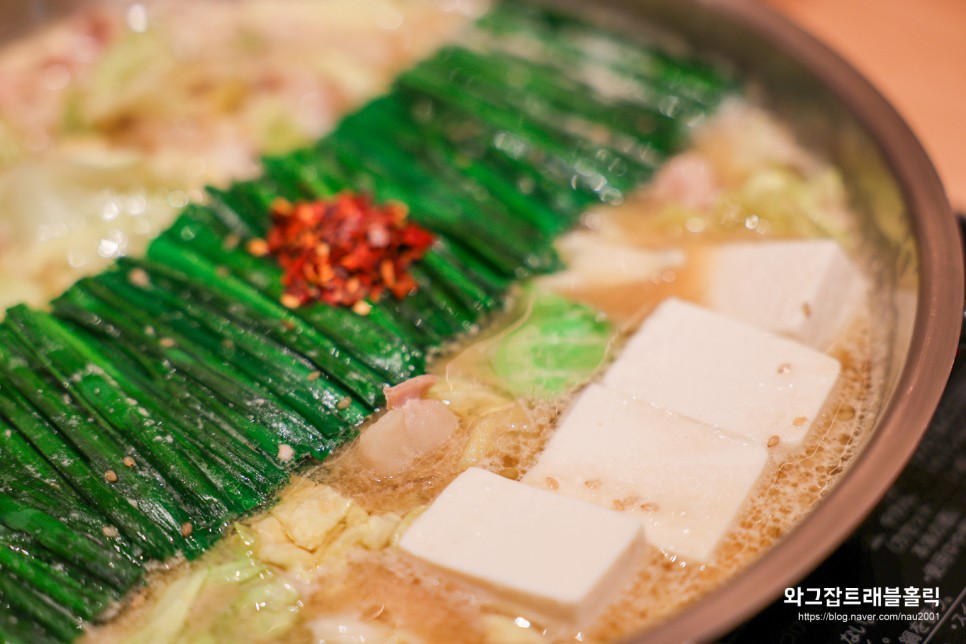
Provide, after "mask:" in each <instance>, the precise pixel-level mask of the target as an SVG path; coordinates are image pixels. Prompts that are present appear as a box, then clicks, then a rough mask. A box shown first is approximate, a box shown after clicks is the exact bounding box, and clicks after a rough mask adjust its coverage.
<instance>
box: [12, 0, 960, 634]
mask: <svg viewBox="0 0 966 644" xmlns="http://www.w3.org/2000/svg"><path fill="white" fill-rule="evenodd" d="M77 4H80V3H79V2H78V1H77V0H68V1H65V0H60V1H58V0H29V1H28V2H20V1H15V0H0V15H2V20H0V42H2V41H3V40H6V39H9V38H12V37H15V36H16V35H18V34H19V33H22V32H23V31H25V30H27V29H29V28H31V27H33V26H36V25H39V24H42V23H43V22H44V21H46V20H49V19H51V18H52V17H55V16H57V15H59V14H61V13H63V12H64V11H67V10H69V9H70V8H71V7H73V6H76V5H77ZM555 4H557V5H562V6H564V7H569V8H573V9H575V10H585V11H586V10H588V7H587V6H586V4H584V3H580V2H578V1H576V0H561V1H559V2H556V3H555ZM590 11H591V12H594V13H600V14H601V19H603V20H610V21H614V22H615V23H616V24H619V25H620V26H621V28H623V29H632V30H633V29H638V28H650V27H651V26H656V27H658V28H660V29H662V30H667V31H669V32H670V33H672V34H674V35H676V36H678V37H680V38H681V39H683V40H684V41H686V42H687V43H689V44H690V45H691V46H692V47H693V48H695V49H696V50H698V51H699V52H702V53H706V54H709V55H711V56H713V57H716V58H720V59H722V60H723V61H727V64H730V65H734V66H736V67H737V68H738V70H739V71H740V72H741V73H743V74H746V75H747V76H748V77H749V78H750V79H751V80H752V81H753V82H755V83H757V84H760V85H761V86H762V87H763V88H765V90H766V91H765V96H766V99H765V101H766V103H768V104H769V106H770V107H771V108H773V109H774V110H776V111H777V112H778V113H780V114H782V115H784V116H785V117H786V118H787V120H788V121H789V122H790V123H792V124H793V126H794V127H796V128H797V129H799V130H800V131H799V134H800V135H801V136H802V139H803V140H805V141H807V142H808V145H809V146H810V147H811V148H813V149H814V150H816V151H817V152H818V153H819V154H821V155H823V156H825V157H827V158H830V159H831V160H833V161H834V162H835V163H837V164H838V165H839V167H840V168H842V171H843V174H844V176H845V177H846V181H847V189H848V191H849V194H850V200H851V202H852V205H853V207H854V208H855V210H856V211H857V212H858V213H860V216H861V217H862V219H863V225H864V231H863V234H866V235H869V236H870V237H871V238H872V239H873V240H875V243H876V245H877V246H878V247H879V249H880V259H881V262H880V264H881V265H882V268H883V275H884V281H885V284H886V285H887V287H888V288H889V289H891V291H892V295H893V296H894V297H893V298H892V301H893V303H894V306H893V311H892V313H893V314H894V315H895V316H896V319H895V320H893V323H894V324H895V325H896V327H897V329H898V332H896V333H894V334H892V337H891V339H890V342H889V343H888V346H887V347H886V351H887V352H888V354H889V356H888V364H887V367H886V382H887V388H886V390H887V394H886V402H885V404H884V406H883V407H882V409H881V410H880V412H879V414H878V417H877V419H876V422H875V429H874V431H873V433H872V434H871V437H870V438H869V439H868V440H867V442H866V444H865V445H864V447H863V448H862V450H861V452H860V453H859V454H858V455H857V456H856V457H855V458H854V459H853V461H852V463H851V465H850V466H849V468H848V470H847V471H846V472H845V473H844V475H843V476H842V477H841V479H840V480H839V482H838V483H837V484H836V485H835V487H834V488H833V489H832V490H830V491H829V493H828V494H827V495H826V496H825V498H824V499H823V500H822V501H821V502H820V503H819V504H818V505H817V507H815V508H814V509H813V511H812V512H811V513H810V514H809V516H808V517H807V518H806V519H805V520H804V521H802V522H801V523H800V524H799V525H798V526H797V527H795V528H794V529H793V530H792V531H790V532H789V533H788V534H787V535H785V536H784V537H783V538H782V540H781V541H780V542H778V543H777V544H776V545H774V546H773V547H772V548H771V549H770V550H768V551H767V552H766V553H765V554H764V555H763V556H762V557H760V558H759V559H758V560H757V561H756V562H755V563H753V564H752V565H750V566H749V567H747V568H746V569H744V570H743V571H742V572H740V573H739V574H738V575H736V576H734V577H732V578H731V579H730V580H729V581H728V582H727V583H725V584H724V585H723V586H721V587H720V588H718V589H717V590H716V591H714V592H712V593H711V594H709V595H707V596H706V597H704V598H703V599H701V600H700V601H698V602H696V603H694V604H692V605H690V606H689V607H688V608H687V609H685V610H683V611H681V612H680V613H678V614H677V615H675V616H674V617H672V618H671V619H669V620H668V621H666V622H664V623H662V624H660V625H658V626H657V627H655V628H652V629H650V630H648V631H647V632H642V633H640V634H639V635H638V636H636V637H634V638H632V640H633V641H639V642H648V643H652V642H654V643H657V642H669V643H671V642H673V643H679V642H686V641H705V640H709V639H713V638H714V637H716V636H719V635H721V634H723V633H725V632H727V630H729V629H730V628H732V627H734V626H736V625H737V624H739V623H740V622H741V621H743V620H745V619H747V618H749V617H750V616H752V615H753V614H754V613H755V612H757V611H758V610H760V609H761V608H762V607H763V606H765V605H766V604H767V603H768V602H770V601H772V600H774V599H775V598H776V597H779V596H780V595H781V593H782V590H783V589H784V588H785V587H788V586H792V585H794V584H795V583H796V582H797V581H798V580H800V579H801V578H802V577H803V576H805V575H806V574H807V573H808V572H809V571H810V570H811V569H812V568H814V567H815V566H816V565H817V564H819V563H820V562H821V561H822V560H823V559H824V558H825V557H826V556H827V555H828V554H829V553H830V552H831V551H832V550H833V549H834V548H835V547H836V546H837V545H839V544H840V543H841V542H842V541H843V540H844V539H845V538H846V537H847V536H848V535H849V534H850V532H852V531H853V530H854V529H855V527H856V526H857V525H858V524H859V522H860V521H861V520H862V519H863V518H864V517H865V516H866V515H867V513H868V512H869V511H870V510H871V509H872V507H873V506H874V505H875V504H876V502H877V501H878V499H879V498H880V497H881V496H882V495H883V494H884V493H885V491H886V490H887V488H888V487H889V485H890V484H891V483H892V481H893V480H894V479H895V477H896V476H897V475H898V474H899V472H900V471H901V470H902V468H903V466H904V465H905V463H906V462H907V460H908V459H909V457H910V456H911V455H912V452H913V450H914V449H915V447H916V445H917V443H918V441H919V439H920V438H921V437H922V435H923V433H924V432H925V430H926V427H927V425H928V423H929V420H930V418H931V416H932V414H933V412H934V411H935V408H936V405H937V403H938V401H939V398H940V395H941V393H942V391H943V388H944V386H945V383H946V379H947V377H948V375H949V372H950V368H951V366H952V362H953V358H954V354H955V350H956V346H957V341H958V339H959V334H960V326H961V322H962V315H963V254H962V248H961V244H960V238H959V232H958V228H957V225H956V220H955V218H954V216H953V214H952V212H951V210H950V207H949V204H948V201H947V199H946V197H945V194H944V192H943V188H942V185H941V183H940V180H939V178H938V175H937V173H936V171H935V170H934V168H933V166H932V165H931V163H930V161H929V159H928V158H927V156H926V154H925V152H924V150H923V148H922V146H921V145H920V144H919V142H918V141H917V140H916V138H915V137H914V136H913V134H912V132H911V131H910V130H909V128H908V127H907V126H906V124H905V123H904V122H903V120H902V119H901V117H900V116H899V115H898V114H897V113H896V111H895V110H894V109H893V108H892V107H891V106H890V105H889V104H888V102H887V101H886V100H885V99H884V98H883V97H882V96H881V95H880V94H879V93H878V92H877V91H876V90H875V88H873V87H872V86H871V85H870V84H869V83H868V82H867V81H866V80H865V79H864V78H863V77H862V76H861V75H860V74H859V73H857V72H856V71H855V70H854V69H852V68H851V67H850V66H849V65H848V64H847V63H846V62H844V61H843V60H842V59H841V58H839V57H838V56H837V55H836V54H834V53H833V52H832V51H830V50H829V49H827V48H826V47H824V46H823V45H822V44H821V43H819V42H817V41H816V40H814V39H813V38H811V37H810V36H808V35H807V34H805V33H804V32H802V31H801V30H799V29H798V28H796V27H795V26H794V25H792V24H791V23H789V22H788V21H786V20H785V19H784V18H782V17H781V16H779V15H777V14H776V13H774V12H772V11H771V10H769V9H768V8H767V7H765V6H762V5H760V4H758V3H755V2H751V1H747V0H600V1H599V2H597V3H595V4H594V6H593V7H592V9H590ZM645 25H647V27H645Z"/></svg>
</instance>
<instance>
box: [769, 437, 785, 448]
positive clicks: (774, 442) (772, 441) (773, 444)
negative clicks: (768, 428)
mask: <svg viewBox="0 0 966 644" xmlns="http://www.w3.org/2000/svg"><path fill="white" fill-rule="evenodd" d="M781 440H782V439H781V438H779V437H778V436H772V437H771V438H769V439H768V447H777V446H778V443H780V442H781Z"/></svg>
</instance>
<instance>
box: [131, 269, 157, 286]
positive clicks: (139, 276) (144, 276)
mask: <svg viewBox="0 0 966 644" xmlns="http://www.w3.org/2000/svg"><path fill="white" fill-rule="evenodd" d="M127 281H129V282H130V283H131V284H133V285H134V286H138V287H141V288H147V287H149V286H151V278H150V277H148V273H147V271H145V270H144V269H143V268H132V269H131V270H130V271H129V272H128V274H127Z"/></svg>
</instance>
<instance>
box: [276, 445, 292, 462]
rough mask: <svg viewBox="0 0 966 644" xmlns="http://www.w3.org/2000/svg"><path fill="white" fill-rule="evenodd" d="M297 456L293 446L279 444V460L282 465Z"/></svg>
mask: <svg viewBox="0 0 966 644" xmlns="http://www.w3.org/2000/svg"><path fill="white" fill-rule="evenodd" d="M294 456H295V450H294V449H292V446H291V445H287V444H286V443H279V444H278V460H279V461H281V462H282V463H288V462H289V461H291V460H292V458H293V457H294Z"/></svg>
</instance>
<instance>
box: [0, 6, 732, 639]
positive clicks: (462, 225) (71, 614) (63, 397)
mask: <svg viewBox="0 0 966 644" xmlns="http://www.w3.org/2000/svg"><path fill="white" fill-rule="evenodd" d="M467 42H468V43H469V46H467V47H460V46H450V47H446V48H444V49H442V50H440V51H438V52H437V53H436V54H435V55H433V56H432V57H431V58H429V59H427V60H425V61H423V62H421V63H420V64H418V65H416V66H415V67H413V68H412V69H410V70H409V71H407V72H405V73H404V74H402V75H401V76H400V77H399V78H398V80H397V82H396V84H395V86H394V88H393V90H392V91H391V92H390V93H389V94H388V95H386V96H383V97H381V98H379V99H376V100H374V101H372V102H371V103H370V104H368V105H367V106H365V107H364V108H362V109H361V110H359V111H358V112H356V113H355V114H352V115H350V116H348V117H347V118H345V119H344V120H343V121H342V122H341V124H340V125H339V126H338V128H337V129H336V130H335V131H334V132H333V133H332V134H330V135H329V136H327V137H325V138H324V139H322V140H321V141H319V142H318V143H317V144H316V145H314V146H313V147H310V148H306V149H302V150H298V151H296V152H293V153H291V154H287V155H284V156H278V157H272V158H267V159H265V160H264V174H263V176H262V178H260V179H257V180H254V181H247V182H240V183H236V184H234V185H233V186H231V187H229V188H227V189H224V190H218V189H214V188H212V189H210V190H209V196H210V199H209V203H208V204H206V205H198V204H193V205H190V206H188V207H187V208H186V209H185V210H184V211H183V213H182V214H181V215H180V217H179V219H178V220H177V221H176V222H175V224H174V225H173V226H172V227H171V228H170V229H169V230H167V231H166V232H165V233H164V234H162V235H161V236H160V237H159V238H158V239H157V240H155V241H154V242H153V243H152V245H151V246H150V248H149V251H148V254H147V258H146V259H142V260H135V259H125V260H122V261H120V262H118V263H117V265H116V266H115V267H114V268H113V269H111V270H109V271H107V272H105V273H103V274H101V275H98V276H96V277H90V278H86V279H83V280H81V281H80V282H78V283H77V284H75V285H74V286H73V287H72V288H70V289H69V290H68V291H67V292H66V293H64V294H63V295H62V296H61V297H59V298H58V299H57V300H55V301H54V302H53V303H52V306H51V310H50V312H40V311H34V310H31V309H28V308H26V307H23V306H18V307H14V308H12V309H10V310H9V311H8V313H7V317H6V320H5V321H4V322H3V323H2V324H0V458H2V466H0V640H3V641H10V642H20V641H23V642H42V641H48V640H49V641H64V640H71V639H73V638H74V637H76V636H77V635H79V633H80V631H81V629H82V627H83V624H84V623H85V622H87V621H91V620H95V619H97V618H98V616H99V615H101V614H102V613H103V611H104V610H105V609H106V608H107V607H108V606H109V605H110V604H111V603H112V602H116V601H119V600H121V599H122V598H123V597H124V595H125V593H127V591H129V590H130V589H131V588H132V587H133V586H135V585H136V584H137V583H138V582H139V581H140V580H141V579H143V576H144V571H145V564H146V563H148V562H150V561H160V560H165V559H169V558H171V557H173V556H175V555H178V554H183V555H184V556H186V557H188V558H193V557H197V556H198V555H200V554H201V553H202V552H204V551H205V550H206V549H207V548H208V547H210V546H211V545H212V544H213V543H214V542H215V541H217V539H218V538H219V537H220V536H221V535H222V533H223V531H224V529H225V527H226V526H227V525H228V524H229V522H231V521H233V520H235V519H237V518H239V517H241V516H243V515H245V514H246V513H250V512H252V511H254V510H256V509H257V508H259V507H262V506H263V505H264V504H265V502H266V501H268V500H270V499H271V498H272V495H273V494H275V492H276V491H277V490H278V489H279V488H280V487H281V486H282V485H284V483H285V482H286V480H287V478H288V473H289V472H290V471H291V470H292V469H293V468H294V467H297V466H298V465H299V464H300V463H304V461H305V460H306V459H308V458H314V459H322V458H325V457H326V456H327V455H328V454H329V453H331V452H332V450H334V449H336V448H338V447H339V446H340V445H342V444H344V443H345V442H346V441H348V440H350V439H351V438H352V437H353V436H354V435H355V433H356V430H357V428H358V426H359V425H360V424H361V423H362V422H363V421H364V420H365V419H366V418H367V417H368V416H369V415H370V414H371V413H373V411H375V410H376V409H377V408H379V406H380V405H382V404H383V402H384V401H383V398H382V389H383V387H385V386H388V385H393V384H396V383H399V382H401V381H403V380H406V379H407V378H410V377H412V376H415V375H418V374H421V373H423V372H424V370H425V366H426V359H427V356H430V355H432V353H433V352H434V351H436V350H438V349H439V348H440V347H442V346H443V345H444V344H445V343H447V342H450V341H452V340H453V339H454V338H456V337H458V336H460V335H461V334H464V333H466V332H468V331H470V330H472V329H474V328H475V327H476V325H478V324H479V323H480V321H481V320H482V319H483V318H484V316H486V315H487V314H488V313H491V312H493V311H495V310H497V309H499V308H500V307H501V305H502V303H503V301H504V297H505V294H506V292H507V290H508V288H509V287H510V285H511V284H512V283H513V282H514V281H516V280H518V279H520V278H524V277H526V276H529V275H534V274H538V273H543V272H549V271H553V270H555V269H557V268H558V267H559V260H558V258H557V257H556V255H555V253H554V250H553V245H552V243H553V240H554V238H555V237H556V236H557V235H559V234H560V233H562V232H563V231H565V230H567V229H568V228H570V227H571V226H573V225H574V224H575V223H577V221H578V218H579V217H580V215H581V213H582V212H583V211H584V210H585V209H586V208H587V207H589V206H591V205H593V204H598V203H612V202H616V201H619V200H621V199H622V198H623V196H624V195H625V194H626V193H627V192H628V191H630V190H632V189H633V188H634V187H635V186H637V185H638V184H639V183H640V182H642V181H644V180H646V179H648V178H649V177H650V176H651V175H652V174H653V172H654V171H655V169H656V168H657V167H658V166H659V165H660V163H661V161H662V160H663V159H664V158H665V157H667V156H668V155H670V154H672V153H674V152H675V151H676V150H678V149H679V148H680V146H681V145H682V143H683V142H684V141H685V140H686V134H687V128H688V125H689V124H690V123H692V122H693V121H694V120H695V119H698V118H700V117H702V116H703V115H706V114H707V113H709V112H710V111H711V110H712V109H713V108H714V105H715V104H716V103H717V102H718V101H719V100H720V99H721V97H722V96H723V95H725V94H726V93H727V92H729V91H732V90H733V89H734V84H733V82H732V81H731V80H730V79H729V78H727V77H725V76H724V75H723V74H721V73H719V72H718V71H717V70H716V69H714V68H712V67H710V66H708V65H706V64H704V63H701V62H698V61H695V60H692V59H689V58H684V57H675V56H670V55H668V54H665V53H662V52H661V51H660V50H659V49H657V48H655V47H653V46H649V45H647V44H642V43H641V42H638V41H637V40H636V39H631V38H628V37H625V36H621V35H619V34H616V33H612V32H610V31H607V30H604V29H601V28H600V27H597V26H594V25H590V24H587V23H584V22H581V21H580V20H578V19H575V18H571V17H568V16H564V15H561V14H557V13H554V12H550V11H546V10H542V9H535V8H533V7H529V6H527V5H525V4H523V5H521V4H519V3H506V4H503V5H500V6H498V7H497V8H496V9H495V10H493V11H492V12H491V13H490V14H488V15H487V16H485V17H484V18H483V19H482V20H481V21H479V22H478V24H477V25H476V28H475V29H474V30H473V31H472V32H471V33H470V34H469V35H468V40H467ZM599 78H607V79H609V82H610V83H611V84H612V85H613V88H614V89H615V91H614V92H608V93H607V95H606V96H605V95H603V94H602V93H601V92H600V91H599V89H600V88H598V87H596V86H595V84H594V82H593V81H594V79H599ZM341 190H353V191H367V192H370V193H372V195H373V196H374V198H375V199H376V200H377V201H385V200H390V199H394V200H399V201H402V202H404V203H406V204H407V205H408V206H409V209H410V213H411V214H410V217H411V218H412V220H413V221H415V222H417V223H419V224H421V225H422V226H424V227H426V228H428V229H430V230H432V231H433V232H435V233H436V234H437V235H438V240H437V243H436V244H435V246H434V247H433V249H432V250H431V251H430V252H429V253H428V255H426V256H425V257H424V258H423V260H421V261H420V262H419V263H418V264H416V265H415V266H414V268H413V271H412V274H413V276H414V278H415V279H416V281H417V283H418V284H419V289H418V291H417V292H416V293H415V294H414V295H412V296H409V297H407V298H405V299H403V300H395V299H394V298H391V297H386V298H383V299H382V300H381V301H379V302H370V304H371V305H372V306H371V310H370V311H369V312H368V314H367V315H359V314H357V313H354V312H352V311H350V310H347V309H342V308H334V307H330V306H326V305H321V304H320V305H312V306H307V307H302V308H299V309H295V310H290V309H287V308H285V307H284V306H282V305H281V304H280V303H279V300H280V297H281V295H282V289H283V287H282V283H281V276H282V272H281V269H280V268H279V267H278V266H277V265H275V264H274V263H273V261H272V260H271V259H270V258H259V257H254V256H252V255H250V254H249V253H247V252H246V251H245V244H246V242H247V241H249V240H251V239H253V238H256V237H262V236H264V235H265V233H266V231H267V228H268V226H269V224H270V221H269V217H268V212H269V206H270V204H271V202H272V200H273V199H275V198H276V197H284V198H286V199H289V200H300V199H302V200H305V199H307V200H312V199H320V198H325V197H328V196H331V195H333V194H335V193H337V192H339V191H341Z"/></svg>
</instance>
